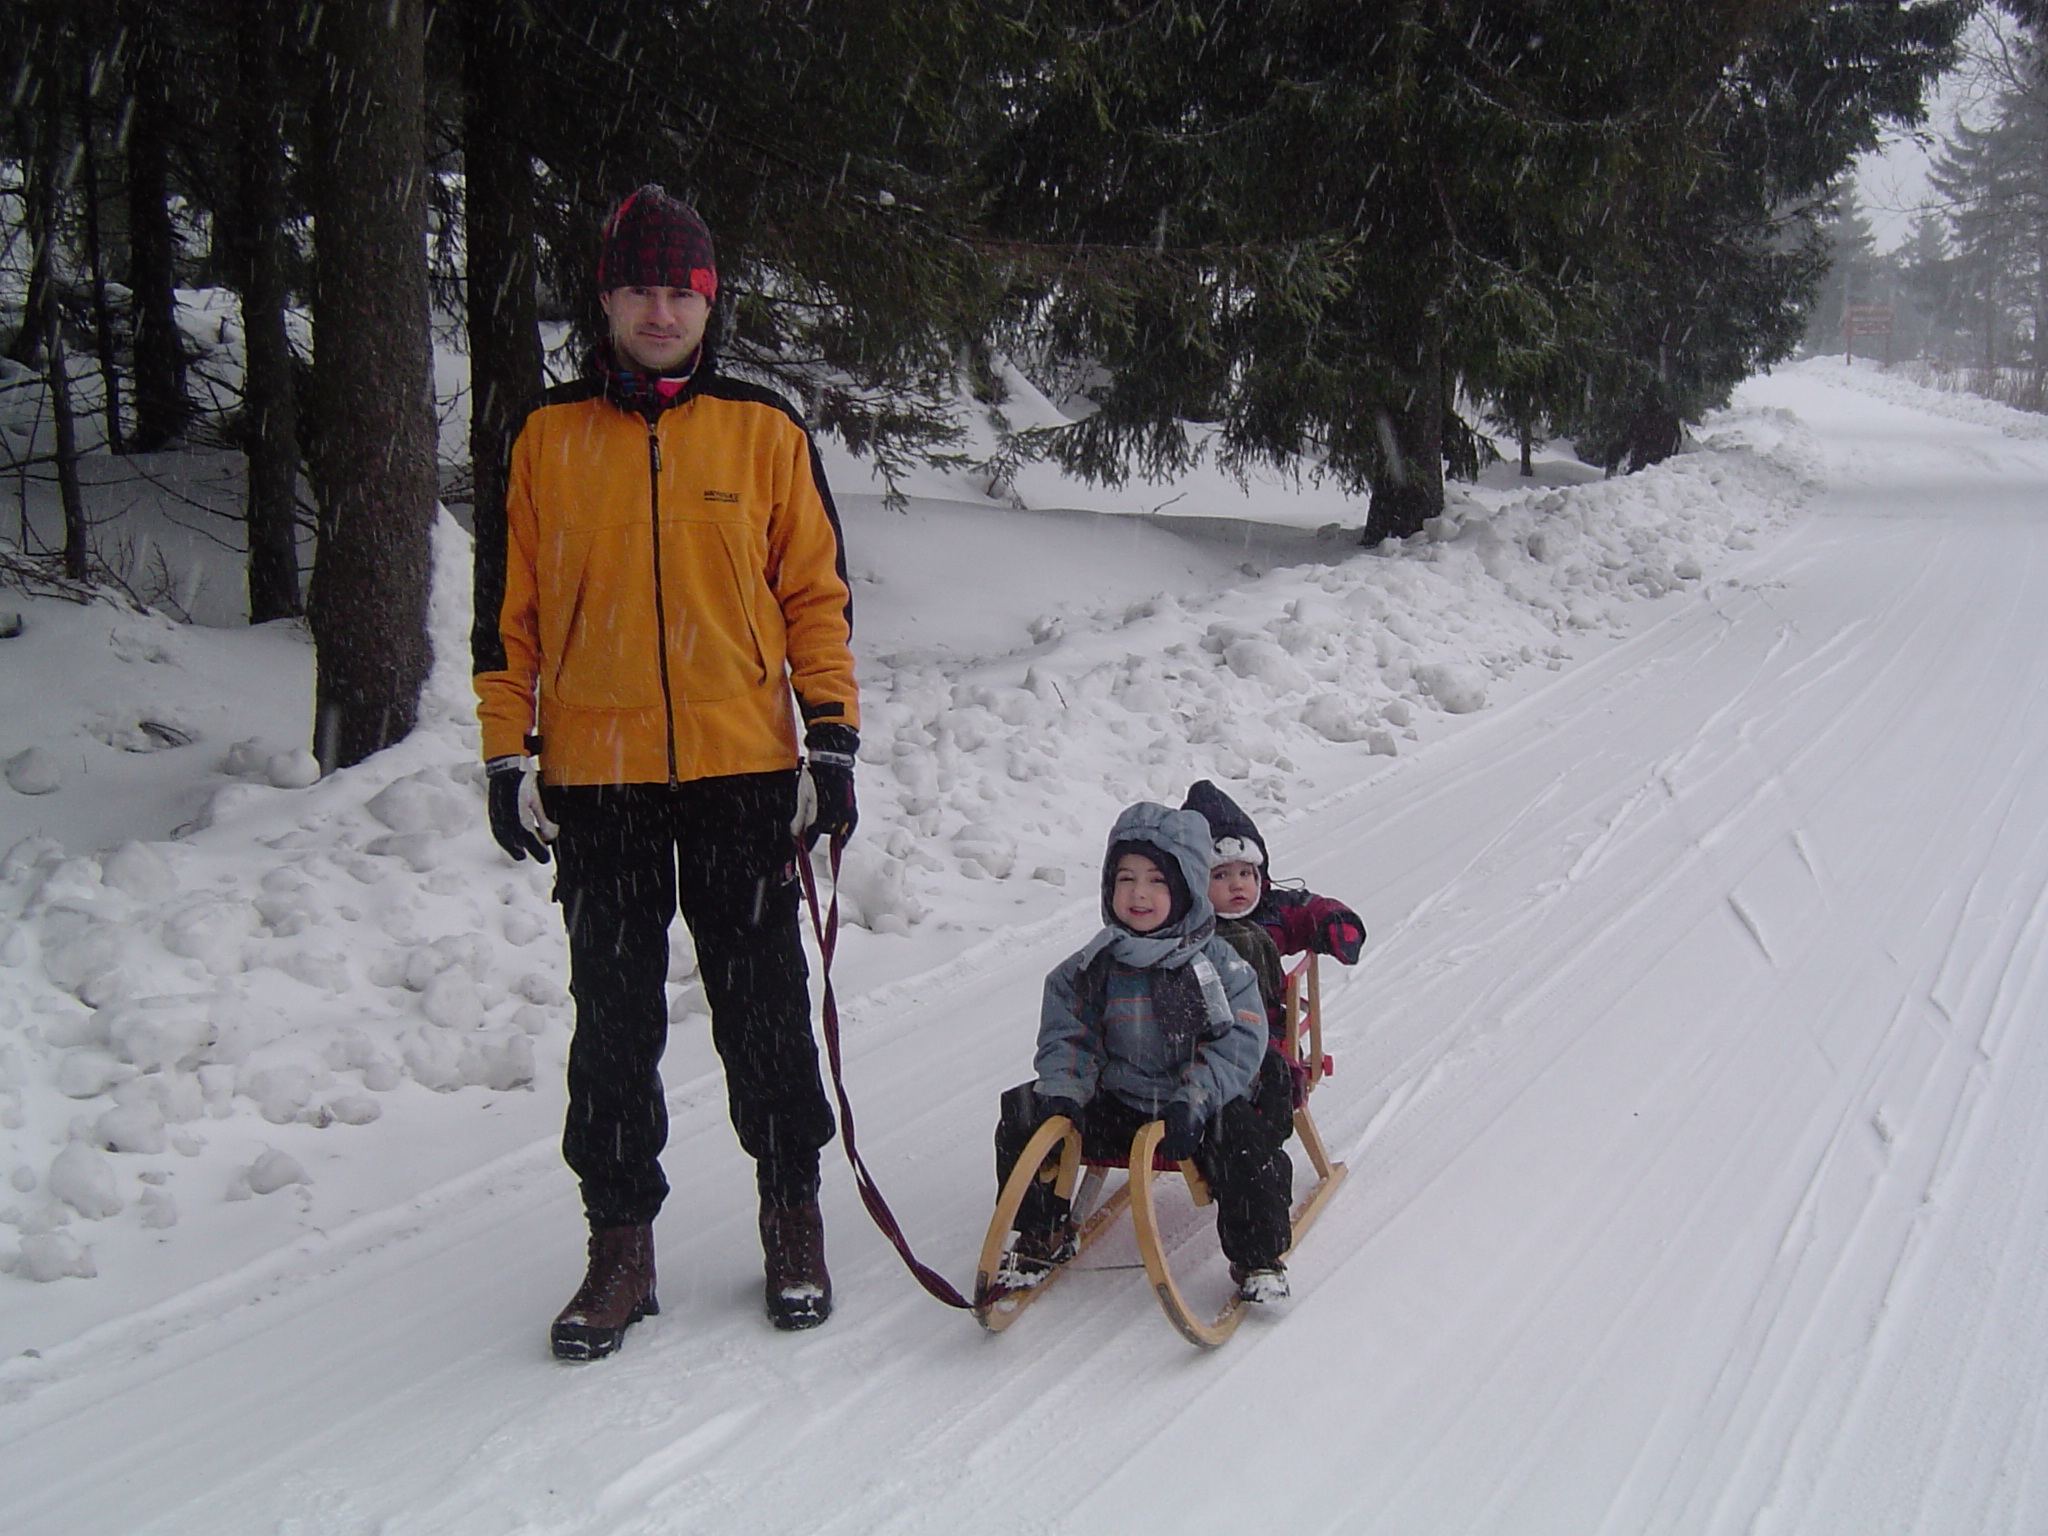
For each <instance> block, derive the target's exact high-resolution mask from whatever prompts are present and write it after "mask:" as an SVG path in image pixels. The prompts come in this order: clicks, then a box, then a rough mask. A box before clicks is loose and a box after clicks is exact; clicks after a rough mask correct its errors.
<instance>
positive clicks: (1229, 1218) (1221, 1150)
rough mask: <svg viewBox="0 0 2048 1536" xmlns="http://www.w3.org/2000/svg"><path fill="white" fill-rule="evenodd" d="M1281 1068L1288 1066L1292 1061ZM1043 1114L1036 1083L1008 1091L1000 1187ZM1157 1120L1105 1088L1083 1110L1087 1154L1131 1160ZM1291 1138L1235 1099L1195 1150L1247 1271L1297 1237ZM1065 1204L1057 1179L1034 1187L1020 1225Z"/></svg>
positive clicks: (999, 1141)
mask: <svg viewBox="0 0 2048 1536" xmlns="http://www.w3.org/2000/svg"><path fill="white" fill-rule="evenodd" d="M1280 1070H1281V1072H1282V1073H1283V1074H1284V1073H1285V1072H1286V1064H1285V1063H1284V1062H1283V1063H1281V1067H1280ZM1263 1076H1264V1074H1263V1073H1262V1074H1261V1077H1262V1079H1263ZM1267 1091H1270V1090H1269V1088H1268V1085H1266V1084H1265V1083H1264V1082H1263V1081H1262V1082H1261V1084H1260V1085H1259V1087H1258V1089H1257V1090H1256V1091H1255V1094H1254V1097H1255V1098H1256V1097H1260V1096H1263V1094H1264V1093H1265V1092H1267ZM1279 1091H1280V1092H1281V1093H1283V1094H1284V1093H1286V1092H1287V1089H1286V1087H1285V1086H1284V1085H1283V1086H1282V1087H1281V1088H1280V1090H1279ZM1283 1102H1284V1100H1283ZM1041 1118H1042V1116H1041V1114H1040V1111H1039V1108H1038V1101H1037V1096H1036V1095H1035V1094H1034V1093H1033V1092H1032V1085H1031V1084H1030V1083H1020V1084H1018V1085H1017V1086H1016V1087H1015V1088H1011V1089H1009V1090H1008V1091H1006V1092H1005V1093H1004V1094H1003V1100H1002V1112H1001V1116H1000V1118H999V1119H998V1120H997V1121H996V1187H997V1188H998V1189H1001V1188H1002V1186H1003V1184H1004V1183H1005V1182H1006V1181H1007V1180H1008V1179H1009V1177H1010V1170H1011V1169H1012V1168H1014V1167H1016V1165H1017V1159H1018V1157H1019V1156H1020V1155H1022V1153H1023V1151H1024V1144H1025V1143H1026V1142H1028V1141H1029V1140H1030V1139H1031V1133H1032V1132H1033V1131H1035V1130H1037V1129H1038V1125H1039V1122H1040V1120H1041ZM1156 1118H1157V1117H1156V1116H1154V1115H1148V1114H1146V1113H1145V1112H1144V1111H1143V1110H1139V1109H1133V1108H1132V1107H1131V1106H1130V1105H1128V1104H1126V1103H1124V1102H1123V1100H1121V1099H1119V1098H1116V1097H1115V1096H1114V1095H1111V1094H1107V1093H1100V1094H1097V1095H1096V1096H1095V1098H1094V1099H1093V1100H1092V1101H1090V1102H1089V1103H1087V1104H1085V1105H1083V1106H1082V1109H1081V1155H1082V1156H1083V1157H1091V1158H1109V1159H1114V1160H1115V1161H1117V1162H1124V1163H1127V1162H1129V1161H1130V1156H1131V1138H1132V1137H1133V1136H1135V1135H1137V1134H1138V1130H1139V1128H1140V1127H1141V1126H1143V1125H1144V1124H1145V1122H1146V1121H1148V1120H1152V1119H1156ZM1286 1139H1287V1138H1286V1133H1285V1132H1284V1131H1280V1130H1279V1128H1278V1126H1277V1124H1276V1121H1275V1119H1274V1118H1273V1117H1271V1116H1268V1115H1264V1114H1261V1113H1260V1112H1259V1110H1258V1108H1257V1107H1256V1106H1255V1104H1254V1100H1253V1099H1250V1098H1244V1099H1232V1100H1231V1101H1230V1102H1229V1103H1228V1104H1226V1105H1224V1106H1223V1108H1222V1109H1221V1110H1219V1111H1217V1112H1216V1113H1215V1114H1213V1115H1211V1116H1210V1117H1209V1123H1208V1125H1207V1126H1206V1127H1204V1128H1203V1131H1202V1140H1201V1142H1200V1144H1199V1145H1198V1146H1197V1147H1196V1148H1195V1166H1196V1167H1197V1168H1199V1169H1201V1171H1202V1177H1203V1178H1204V1179H1207V1180H1208V1181H1209V1192H1210V1193H1211V1194H1212V1195H1213V1196H1214V1197H1215V1199H1216V1236H1217V1239H1218V1240H1219V1241H1220V1242H1221V1243H1222V1245H1223V1256H1224V1257H1225V1258H1227V1259H1229V1260H1230V1262H1231V1263H1233V1264H1237V1265H1241V1266H1242V1267H1244V1268H1246V1269H1266V1268H1269V1267H1271V1266H1272V1265H1275V1264H1278V1263H1279V1262H1280V1257H1281V1255H1282V1254H1284V1253H1286V1252H1287V1249H1288V1246H1289V1245H1290V1244H1291V1243H1292V1242H1293V1240H1294V1233H1293V1226H1292V1224H1291V1221H1290V1212H1289V1207H1290V1205H1291V1204H1292V1203H1293V1199H1294V1163H1293V1161H1292V1160H1291V1159H1290V1158H1289V1157H1288V1155H1287V1150H1286V1146H1285V1142H1286ZM1065 1203H1066V1202H1064V1201H1062V1200H1061V1199H1060V1198H1059V1197H1058V1196H1056V1195H1055V1194H1053V1192H1052V1186H1051V1185H1050V1184H1043V1183H1041V1184H1034V1185H1032V1186H1031V1190H1030V1192H1029V1193H1028V1194H1026V1195H1025V1197H1024V1204H1023V1205H1022V1206H1021V1207H1019V1209H1018V1212H1017V1230H1018V1231H1020V1232H1046V1231H1049V1230H1051V1228H1052V1227H1053V1226H1054V1225H1055V1224H1056V1223H1058V1222H1060V1221H1063V1220H1065V1219H1066V1217H1067V1215H1068V1212H1067V1211H1066V1210H1065V1209H1063V1207H1064V1205H1065Z"/></svg>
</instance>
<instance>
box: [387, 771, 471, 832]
mask: <svg viewBox="0 0 2048 1536" xmlns="http://www.w3.org/2000/svg"><path fill="white" fill-rule="evenodd" d="M363 809H365V810H366V811H368V812H369V813H370V814H371V815H372V816H374V817H376V818H377V819H378V820H379V821H381V822H383V823H384V825H385V826H387V827H389V828H390V829H391V830H392V831H394V832H438V833H442V834H447V833H451V832H460V831H463V830H464V829H465V828H466V827H467V826H468V825H469V823H470V821H471V819H472V818H471V815H470V808H469V806H468V804H467V803H466V802H465V801H464V800H463V799H462V798H461V797H460V796H458V795H457V794H456V793H455V791H454V790H453V789H451V788H450V787H449V785H448V780H447V778H446V777H445V776H444V775H442V774H440V773H437V772H435V771H434V770H433V769H431V768H422V769H421V770H420V771H419V772H418V773H409V774H407V775H406V776H405V777H404V778H402V779H393V780H392V781H391V782H390V783H389V784H386V785H385V786H384V787H383V788H382V789H380V790H378V791H377V793H376V794H374V795H372V796H371V797H370V798H369V800H368V801H367V802H366V803H365V805H364V807H363Z"/></svg>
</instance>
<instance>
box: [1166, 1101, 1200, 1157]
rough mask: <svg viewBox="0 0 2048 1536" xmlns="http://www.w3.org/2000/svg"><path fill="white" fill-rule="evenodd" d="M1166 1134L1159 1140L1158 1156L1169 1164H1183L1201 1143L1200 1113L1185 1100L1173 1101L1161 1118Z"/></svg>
mask: <svg viewBox="0 0 2048 1536" xmlns="http://www.w3.org/2000/svg"><path fill="white" fill-rule="evenodd" d="M1160 1118H1162V1119H1163V1120H1165V1121H1166V1134H1165V1135H1164V1136H1162V1137H1161V1138H1160V1139H1159V1151H1160V1154H1161V1155H1162V1156H1163V1157H1165V1158H1166V1160H1167V1161H1168V1162H1171V1163H1184V1162H1186V1161H1187V1160H1188V1159H1189V1158H1191V1157H1193V1156H1194V1155H1195V1148H1196V1147H1198V1146H1200V1145H1201V1141H1202V1112H1201V1111H1200V1110H1199V1109H1196V1108H1195V1106H1194V1105H1192V1104H1190V1103H1189V1102H1188V1101H1187V1100H1186V1099H1175V1100H1174V1101H1173V1102H1172V1103H1171V1104H1169V1105H1167V1106H1166V1113H1165V1114H1164V1115H1163V1116H1161V1117H1160Z"/></svg>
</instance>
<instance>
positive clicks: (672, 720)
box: [647, 421, 680, 789]
mask: <svg viewBox="0 0 2048 1536" xmlns="http://www.w3.org/2000/svg"><path fill="white" fill-rule="evenodd" d="M647 508H648V512H649V515H650V522H651V524H652V527H653V530H654V653H655V657H656V659H657V660H658V662H659V663H660V666H661V708H662V714H663V715H664V717H665V718H666V720H667V722H668V734H667V741H668V782H669V788H671V789H673V788H675V786H676V785H677V783H678V782H680V781H679V780H678V779H677V777H676V701H675V695H674V693H672V692H671V691H670V689H669V681H668V605H667V602H666V600H665V598H664V596H663V594H662V589H661V438H660V437H659V436H658V435H657V434H656V432H655V429H654V423H653V422H652V421H650V422H648V423H647Z"/></svg>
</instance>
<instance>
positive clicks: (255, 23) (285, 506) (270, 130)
mask: <svg viewBox="0 0 2048 1536" xmlns="http://www.w3.org/2000/svg"><path fill="white" fill-rule="evenodd" d="M246 12H247V14H246V15H245V26H244V28H243V31H242V37H241V59H240V67H241V91H242V104H241V106H242V117H241V123H240V128H241V136H242V142H241V173H242V176H241V180H242V196H241V209H240V212H241V222H242V229H241V242H240V243H241V245H242V256H243V260H242V262H241V266H242V274H241V282H242V337H243V348H244V366H243V377H242V448H243V452H244V453H245V454H246V455H247V463H248V482H247V491H246V495H245V498H244V506H243V511H244V516H245V517H246V519H247V522H248V528H249V570H248V584H249V622H250V623H251V624H263V623H267V622H269V621H270V620H272V619H283V618H290V617H292V616H294V615H296V614H298V613H300V612H302V611H303V608H304V599H303V596H302V594H301V593H300V590H299V546H298V484H299V434H298V402H297V399H296V397H295V396H294V393H293V384H292V344H291V337H290V334H289V332H288V331H287V330H286V327H285V314H286V309H287V306H288V305H289V302H290V299H291V295H290V292H289V290H288V288H287V285H286V280H285V257H286V254H287V243H286V241H287V237H286V234H285V211H286V210H285V158H284V155H285V123H284V93H283V90H282V88H281V85H280V83H279V80H278V71H277V59H278V56H279V54H280V53H281V52H282V51H283V49H284V47H285V46H286V43H285V23H284V19H283V15H282V8H281V6H280V4H279V0H253V3H251V4H250V5H249V6H248V7H247V8H246Z"/></svg>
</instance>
